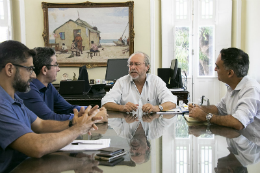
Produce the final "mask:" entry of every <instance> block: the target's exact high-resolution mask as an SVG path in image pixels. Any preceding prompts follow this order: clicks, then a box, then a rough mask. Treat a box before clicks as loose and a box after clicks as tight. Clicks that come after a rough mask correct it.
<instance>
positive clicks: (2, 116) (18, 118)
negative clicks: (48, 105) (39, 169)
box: [0, 86, 37, 172]
mask: <svg viewBox="0 0 260 173" xmlns="http://www.w3.org/2000/svg"><path fill="white" fill-rule="evenodd" d="M0 95H1V97H0V163H1V164H0V172H2V170H3V169H5V168H4V166H6V165H4V164H2V163H6V161H8V160H10V159H11V158H15V157H16V156H17V158H18V155H19V153H20V152H18V151H15V150H13V149H11V148H9V147H8V146H9V145H10V144H11V143H12V142H14V141H15V140H16V139H17V138H19V137H21V136H23V135H24V134H26V133H33V131H32V130H31V124H32V123H33V122H34V121H35V120H36V118H37V116H36V115H35V114H34V113H33V112H32V111H30V110H29V109H28V108H27V107H26V106H25V105H24V104H23V100H22V99H20V98H19V97H18V96H17V95H16V94H15V95H14V99H13V98H12V97H11V96H10V95H8V94H7V92H6V91H5V90H4V89H3V88H2V87H1V86H0ZM17 154H18V155H17ZM20 155H23V154H22V153H20Z"/></svg>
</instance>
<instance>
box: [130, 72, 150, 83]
mask: <svg viewBox="0 0 260 173" xmlns="http://www.w3.org/2000/svg"><path fill="white" fill-rule="evenodd" d="M128 75H129V76H130V81H131V82H134V80H133V78H132V76H131V75H130V74H128ZM149 81H150V75H149V74H148V73H146V78H145V83H149Z"/></svg>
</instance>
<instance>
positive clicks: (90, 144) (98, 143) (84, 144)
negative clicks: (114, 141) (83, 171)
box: [60, 139, 110, 151]
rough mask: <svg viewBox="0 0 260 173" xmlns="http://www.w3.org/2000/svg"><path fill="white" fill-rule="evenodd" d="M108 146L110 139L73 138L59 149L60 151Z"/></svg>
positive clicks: (95, 148)
mask: <svg viewBox="0 0 260 173" xmlns="http://www.w3.org/2000/svg"><path fill="white" fill-rule="evenodd" d="M109 146H110V139H99V140H74V141H73V142H72V143H70V144H69V145H67V146H65V147H64V148H62V149H60V150H61V151H75V150H99V149H102V148H106V147H109Z"/></svg>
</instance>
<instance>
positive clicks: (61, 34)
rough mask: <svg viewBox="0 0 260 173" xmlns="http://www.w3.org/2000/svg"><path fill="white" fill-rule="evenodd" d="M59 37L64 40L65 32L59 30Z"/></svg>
mask: <svg viewBox="0 0 260 173" xmlns="http://www.w3.org/2000/svg"><path fill="white" fill-rule="evenodd" d="M59 34H60V39H61V40H65V32H60V33H59Z"/></svg>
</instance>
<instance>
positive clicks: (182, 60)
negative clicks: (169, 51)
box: [174, 27, 191, 76]
mask: <svg viewBox="0 0 260 173" xmlns="http://www.w3.org/2000/svg"><path fill="white" fill-rule="evenodd" d="M174 50H175V58H176V59H178V67H179V68H181V69H182V71H185V72H186V73H187V75H188V76H189V74H190V57H191V56H190V28H189V27H175V49H174Z"/></svg>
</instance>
